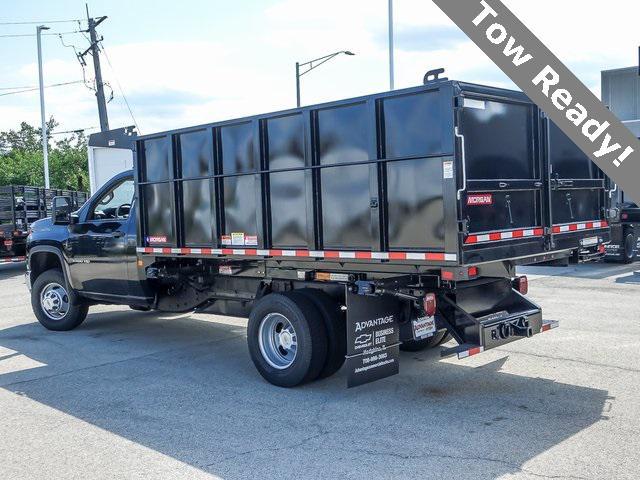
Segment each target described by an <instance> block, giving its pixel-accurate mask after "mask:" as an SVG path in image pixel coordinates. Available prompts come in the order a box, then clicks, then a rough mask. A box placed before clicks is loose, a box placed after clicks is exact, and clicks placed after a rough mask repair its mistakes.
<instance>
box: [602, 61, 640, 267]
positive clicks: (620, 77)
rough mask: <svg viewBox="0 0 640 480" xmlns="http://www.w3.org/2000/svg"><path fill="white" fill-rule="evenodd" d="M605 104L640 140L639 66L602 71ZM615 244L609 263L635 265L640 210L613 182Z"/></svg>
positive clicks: (609, 249) (609, 248) (609, 250)
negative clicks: (633, 263) (632, 263)
mask: <svg viewBox="0 0 640 480" xmlns="http://www.w3.org/2000/svg"><path fill="white" fill-rule="evenodd" d="M602 101H603V103H604V104H605V105H607V107H608V108H609V109H610V110H611V111H612V112H613V113H615V114H616V116H617V117H618V118H619V119H620V120H622V123H623V124H624V125H625V126H626V127H627V128H628V129H629V130H631V132H632V133H633V134H634V135H635V136H636V137H639V138H640V103H639V102H640V75H639V72H638V67H628V68H617V69H614V70H605V71H603V72H602ZM609 184H610V187H609V199H610V207H611V215H610V217H611V222H610V223H611V243H610V244H609V245H607V247H606V255H605V260H606V261H608V262H623V263H631V262H634V261H635V260H637V259H638V255H639V252H640V209H639V208H638V204H637V203H636V202H635V201H634V200H633V199H631V198H629V196H628V195H627V194H625V192H624V191H622V190H620V189H619V188H618V186H617V185H616V184H615V183H614V182H613V181H612V180H609Z"/></svg>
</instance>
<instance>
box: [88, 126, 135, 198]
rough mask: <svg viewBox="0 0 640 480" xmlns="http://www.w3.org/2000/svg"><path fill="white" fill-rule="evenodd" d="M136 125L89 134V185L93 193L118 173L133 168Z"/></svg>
mask: <svg viewBox="0 0 640 480" xmlns="http://www.w3.org/2000/svg"><path fill="white" fill-rule="evenodd" d="M136 137H137V133H136V131H135V127H124V128H118V129H115V130H109V131H107V132H100V133H93V134H91V135H89V142H88V147H87V150H88V152H87V154H88V160H89V185H90V188H91V195H93V194H94V193H95V192H96V191H97V190H98V189H99V188H100V187H101V186H102V185H104V184H105V183H106V182H107V181H109V180H110V179H112V178H113V177H114V176H115V175H117V174H118V173H122V172H124V171H126V170H131V169H132V168H133V145H134V144H133V142H134V140H135V138H136Z"/></svg>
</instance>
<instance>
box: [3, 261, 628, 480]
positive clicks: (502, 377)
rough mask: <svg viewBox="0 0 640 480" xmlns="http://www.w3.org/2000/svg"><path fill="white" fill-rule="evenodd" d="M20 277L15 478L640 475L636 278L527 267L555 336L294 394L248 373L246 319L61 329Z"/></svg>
mask: <svg viewBox="0 0 640 480" xmlns="http://www.w3.org/2000/svg"><path fill="white" fill-rule="evenodd" d="M23 270H24V265H7V266H1V267H0V304H1V305H2V310H0V476H1V477H2V478H3V479H27V478H28V479H47V480H50V479H83V480H85V479H106V478H109V479H116V478H117V479H123V478H127V479H129V478H133V479H138V478H140V479H142V478H144V479H155V478H163V479H164V478H170V479H174V478H179V479H213V478H224V479H241V478H261V479H271V478H277V479H280V480H283V479H294V478H295V479H300V478H305V479H307V478H318V479H328V478H341V479H342V478H346V479H387V478H388V479H391V478H393V479H397V478H420V479H430V478H434V479H457V478H465V479H466V478H474V479H485V478H487V479H489V478H518V479H540V478H554V479H558V478H567V479H603V478H607V479H611V478H615V479H623V478H629V479H631V478H634V479H635V478H637V476H638V465H639V464H640V442H639V441H638V438H640V401H638V400H639V392H640V362H638V355H639V352H640V273H634V270H640V264H636V265H635V267H634V266H620V265H606V264H588V265H580V266H577V267H568V268H561V267H556V268H553V267H526V268H523V269H521V271H522V272H526V273H527V274H528V275H529V278H530V295H529V296H530V298H532V299H533V300H534V301H536V302H537V303H539V304H540V305H541V306H542V308H543V312H544V316H545V318H547V319H552V320H558V321H560V328H558V329H555V330H552V331H550V332H547V333H544V334H541V335H537V336H535V337H534V338H532V339H525V340H521V341H518V342H515V343H512V344H509V345H507V346H505V347H504V348H499V349H495V350H491V351H488V352H485V353H483V354H481V355H478V356H475V357H472V358H469V359H466V360H461V361H459V360H457V359H452V358H449V359H444V360H442V359H441V358H440V356H439V351H438V350H437V349H436V350H428V351H424V352H420V353H417V354H416V353H403V354H402V356H401V364H400V369H401V372H400V374H399V375H396V376H394V377H391V378H388V379H385V380H382V381H379V382H375V383H372V384H369V385H365V386H362V387H358V388H354V389H346V388H345V383H346V375H345V372H344V371H340V372H339V373H338V374H337V375H335V376H334V377H332V378H330V379H327V380H324V381H320V382H315V383H312V384H309V385H306V386H303V387H300V388H295V389H289V390H287V389H281V388H277V387H274V386H272V385H270V384H268V383H266V382H265V381H264V380H263V379H262V378H261V377H260V376H259V375H258V373H257V372H256V370H255V369H254V367H253V364H252V363H251V360H250V358H249V355H248V351H247V347H246V337H245V325H246V321H245V320H243V319H234V318H229V317H220V316H211V315H204V314H196V315H167V314H159V313H141V312H134V311H131V310H129V309H127V308H124V307H114V306H99V307H92V308H91V310H90V314H89V317H88V319H87V321H86V322H85V323H84V324H83V325H82V326H81V327H79V328H78V329H77V330H75V331H72V332H64V333H57V332H49V331H47V330H45V329H44V328H42V327H41V326H40V325H39V324H38V323H37V321H36V320H35V317H34V315H33V313H32V312H31V307H30V302H29V295H28V292H27V289H26V287H25V285H24V283H23V282H24V281H23Z"/></svg>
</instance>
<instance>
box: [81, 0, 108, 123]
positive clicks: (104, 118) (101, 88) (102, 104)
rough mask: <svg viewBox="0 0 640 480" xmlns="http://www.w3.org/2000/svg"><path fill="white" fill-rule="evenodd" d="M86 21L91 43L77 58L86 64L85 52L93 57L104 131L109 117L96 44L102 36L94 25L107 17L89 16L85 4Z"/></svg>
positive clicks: (99, 110)
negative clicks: (99, 35)
mask: <svg viewBox="0 0 640 480" xmlns="http://www.w3.org/2000/svg"><path fill="white" fill-rule="evenodd" d="M86 7H87V23H88V29H87V30H86V32H88V33H89V38H90V39H91V45H90V46H89V48H87V49H86V50H85V51H84V52H82V53H81V54H79V55H78V59H79V60H80V62H81V63H82V64H83V65H86V62H85V60H84V57H85V55H86V54H87V53H89V52H91V56H92V57H93V70H94V72H95V77H96V98H97V100H98V116H99V117H100V131H102V132H106V131H107V130H109V118H108V116H107V102H106V100H105V98H104V84H103V82H102V70H100V47H99V46H98V42H100V41H102V37H100V39H98V34H97V32H96V27H97V26H98V25H100V24H101V23H102V22H104V21H105V20H106V19H107V17H106V16H103V17H98V18H91V17H90V16H89V6H88V5H87V6H86Z"/></svg>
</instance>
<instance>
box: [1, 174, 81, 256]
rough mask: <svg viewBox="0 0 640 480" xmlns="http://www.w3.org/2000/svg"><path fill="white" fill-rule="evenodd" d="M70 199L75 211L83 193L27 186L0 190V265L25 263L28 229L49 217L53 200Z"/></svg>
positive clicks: (13, 186)
mask: <svg viewBox="0 0 640 480" xmlns="http://www.w3.org/2000/svg"><path fill="white" fill-rule="evenodd" d="M58 195H63V196H66V197H69V198H70V200H71V202H72V204H73V205H74V206H75V208H79V207H81V206H82V205H84V203H85V202H86V201H87V197H88V196H87V194H86V193H85V192H77V191H72V190H58V189H49V188H41V187H33V186H26V185H3V186H0V263H9V262H20V261H24V260H25V259H26V257H25V252H26V245H27V236H28V233H29V229H30V228H31V225H32V224H33V223H34V222H36V221H38V220H40V219H42V218H47V217H49V216H51V205H52V201H53V199H54V198H55V197H56V196H58Z"/></svg>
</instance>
